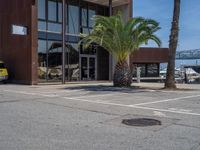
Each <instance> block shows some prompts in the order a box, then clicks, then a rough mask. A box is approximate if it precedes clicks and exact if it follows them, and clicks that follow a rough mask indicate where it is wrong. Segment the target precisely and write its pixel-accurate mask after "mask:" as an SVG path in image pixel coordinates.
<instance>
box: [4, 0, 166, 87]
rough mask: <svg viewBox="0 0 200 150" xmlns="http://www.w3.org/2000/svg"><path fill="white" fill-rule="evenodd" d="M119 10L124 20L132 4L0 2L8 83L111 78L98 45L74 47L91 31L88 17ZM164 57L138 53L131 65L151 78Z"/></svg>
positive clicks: (120, 0)
mask: <svg viewBox="0 0 200 150" xmlns="http://www.w3.org/2000/svg"><path fill="white" fill-rule="evenodd" d="M63 4H65V5H64V9H63V7H62V6H63ZM111 8H112V9H111ZM63 10H65V11H63ZM118 11H121V12H122V13H123V16H124V19H125V20H127V19H128V18H129V17H132V0H113V2H112V1H111V0H85V1H83V0H65V1H64V0H1V2H0V59H2V60H3V61H5V63H6V64H7V66H8V70H9V75H10V80H11V81H12V82H15V83H22V84H37V83H39V82H52V81H61V80H65V81H80V80H111V79H112V72H113V68H114V67H113V66H114V60H113V59H112V57H110V55H109V53H108V52H107V51H106V50H104V49H103V48H101V47H99V46H97V45H93V46H91V47H90V48H89V49H87V50H83V49H82V48H81V47H80V48H79V47H78V45H77V43H78V42H79V40H80V36H79V34H80V33H90V31H91V29H92V27H93V24H94V22H93V20H92V19H91V17H92V16H94V15H104V16H109V15H110V14H111V12H112V13H113V14H116V12H118ZM63 14H64V16H65V17H63ZM64 43H65V46H66V52H65V53H63V49H62V47H63V45H64ZM167 53H168V50H167V49H155V48H153V49H142V51H138V52H136V55H132V56H130V63H131V64H137V65H139V66H142V68H145V69H144V70H145V76H148V75H150V76H152V74H151V73H150V72H149V71H148V70H153V72H152V73H153V76H154V75H157V74H158V73H159V64H160V63H161V62H166V61H167V56H168V54H167ZM63 58H65V59H64V60H65V62H64V63H63V61H62V60H63ZM63 68H65V69H63ZM64 70H65V71H64ZM64 77H65V78H64Z"/></svg>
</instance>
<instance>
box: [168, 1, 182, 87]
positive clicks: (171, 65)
mask: <svg viewBox="0 0 200 150" xmlns="http://www.w3.org/2000/svg"><path fill="white" fill-rule="evenodd" d="M179 16H180V0H174V14H173V22H172V28H171V35H170V41H169V61H168V66H167V77H166V81H165V88H170V89H174V88H176V84H175V59H176V49H177V44H178V36H179Z"/></svg>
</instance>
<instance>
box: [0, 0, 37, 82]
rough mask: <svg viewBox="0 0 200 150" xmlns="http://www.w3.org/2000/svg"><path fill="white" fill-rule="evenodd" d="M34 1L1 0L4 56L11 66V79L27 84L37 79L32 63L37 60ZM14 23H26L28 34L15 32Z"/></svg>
mask: <svg viewBox="0 0 200 150" xmlns="http://www.w3.org/2000/svg"><path fill="white" fill-rule="evenodd" d="M32 4H34V1H33V0H9V1H8V0H1V5H0V16H1V20H0V21H1V31H2V32H1V35H0V41H1V42H0V44H1V45H0V56H1V58H0V59H2V60H4V61H5V63H6V65H7V66H8V70H9V76H10V80H11V81H14V82H17V83H23V84H34V83H36V77H34V76H35V74H34V75H33V71H32V70H33V67H32V64H33V62H37V61H36V57H35V56H36V53H37V51H36V45H37V40H35V39H37V37H36V36H37V34H36V32H37V28H36V26H35V25H34V24H35V22H37V18H36V17H34V16H35V14H36V13H37V12H36V10H35V8H34V7H35V6H33V5H32ZM12 25H19V26H23V27H26V28H27V29H28V34H27V35H13V34H12ZM33 39H34V40H33ZM34 69H35V68H34Z"/></svg>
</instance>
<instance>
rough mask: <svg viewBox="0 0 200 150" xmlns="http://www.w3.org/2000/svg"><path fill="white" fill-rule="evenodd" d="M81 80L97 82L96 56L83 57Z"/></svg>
mask: <svg viewBox="0 0 200 150" xmlns="http://www.w3.org/2000/svg"><path fill="white" fill-rule="evenodd" d="M80 59H81V61H80V62H81V80H88V81H91V80H96V56H81V57H80Z"/></svg>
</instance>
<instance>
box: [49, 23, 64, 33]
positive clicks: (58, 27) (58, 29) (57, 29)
mask: <svg viewBox="0 0 200 150" xmlns="http://www.w3.org/2000/svg"><path fill="white" fill-rule="evenodd" d="M48 31H52V32H59V33H61V32H62V25H61V24H58V23H48Z"/></svg>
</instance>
